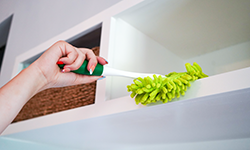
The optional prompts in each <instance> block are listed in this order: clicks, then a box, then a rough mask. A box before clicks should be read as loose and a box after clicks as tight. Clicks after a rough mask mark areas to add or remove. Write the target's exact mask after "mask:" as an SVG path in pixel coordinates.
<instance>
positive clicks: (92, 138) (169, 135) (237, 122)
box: [3, 88, 250, 148]
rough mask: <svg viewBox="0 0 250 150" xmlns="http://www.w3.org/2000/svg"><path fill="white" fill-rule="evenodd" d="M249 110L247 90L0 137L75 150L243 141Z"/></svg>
mask: <svg viewBox="0 0 250 150" xmlns="http://www.w3.org/2000/svg"><path fill="white" fill-rule="evenodd" d="M249 108H250V89H249V88H247V89H243V90H238V91H233V92H227V93H221V94H217V95H212V96H206V97H202V98H194V99H189V100H183V101H177V102H172V103H167V104H162V105H156V106H151V107H146V108H141V109H137V110H133V111H128V112H122V113H117V114H112V115H107V116H102V117H96V118H90V119H85V120H80V121H75V122H70V123H65V124H60V125H55V126H50V127H45V128H40V129H35V130H30V131H25V132H21V133H15V134H11V135H6V136H3V137H7V138H15V139H22V140H28V141H32V142H38V143H44V144H55V145H61V146H66V147H75V148H84V147H88V146H90V147H95V143H98V146H102V145H107V144H108V145H112V144H114V145H117V144H118V145H127V144H163V143H186V142H202V141H210V140H227V139H240V138H249V137H250V130H249V126H250V119H249V116H250V110H249ZM96 146H97V145H96ZM98 146H97V147H98Z"/></svg>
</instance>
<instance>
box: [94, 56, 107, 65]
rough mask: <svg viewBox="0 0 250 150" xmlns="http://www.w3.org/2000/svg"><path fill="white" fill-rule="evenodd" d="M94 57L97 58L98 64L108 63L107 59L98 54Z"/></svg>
mask: <svg viewBox="0 0 250 150" xmlns="http://www.w3.org/2000/svg"><path fill="white" fill-rule="evenodd" d="M96 58H97V61H98V63H99V64H101V65H106V64H108V61H107V60H106V59H104V58H102V57H99V56H97V57H96Z"/></svg>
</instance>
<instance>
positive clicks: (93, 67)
mask: <svg viewBox="0 0 250 150" xmlns="http://www.w3.org/2000/svg"><path fill="white" fill-rule="evenodd" d="M94 69H95V66H92V67H91V68H90V70H89V73H90V74H93V70H94Z"/></svg>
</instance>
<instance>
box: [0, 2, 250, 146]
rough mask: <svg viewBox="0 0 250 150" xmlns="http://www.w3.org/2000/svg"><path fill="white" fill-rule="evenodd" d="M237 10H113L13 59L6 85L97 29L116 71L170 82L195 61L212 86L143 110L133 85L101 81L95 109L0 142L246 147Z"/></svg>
mask: <svg viewBox="0 0 250 150" xmlns="http://www.w3.org/2000/svg"><path fill="white" fill-rule="evenodd" d="M245 3H248V2H245V1H242V0H240V1H237V2H232V1H230V2H228V1H227V0H225V1H220V2H218V1H216V0H212V1H206V2H205V1H199V2H197V1H193V0H181V1H175V0H167V1H166V0H157V1H156V0H145V1H143V0H126V1H121V2H120V3H118V4H116V5H114V6H113V7H111V8H109V9H107V10H105V11H104V12H102V13H100V14H98V15H96V16H93V17H92V18H90V19H88V20H86V21H84V22H82V23H81V24H79V25H77V26H75V27H73V28H72V29H69V30H68V31H65V32H64V33H62V34H60V35H58V36H56V37H54V38H53V39H50V40H48V41H47V42H45V43H43V44H41V45H38V46H37V47H35V48H33V49H31V50H30V51H28V52H27V53H25V54H23V55H21V56H19V57H18V58H17V59H16V65H15V69H14V71H13V75H14V74H16V73H17V68H18V67H17V66H18V64H19V63H20V62H23V61H24V60H27V58H31V57H32V56H35V55H37V54H39V53H41V52H42V51H44V50H45V49H46V48H47V47H49V46H50V45H51V44H52V43H54V42H55V41H57V40H59V39H62V40H68V39H70V38H72V37H76V36H77V35H79V33H83V32H85V31H87V30H89V29H91V28H92V27H94V26H96V25H99V24H102V33H101V46H100V47H101V49H100V55H101V56H103V57H104V58H107V59H108V60H109V65H110V66H112V67H114V68H117V69H122V70H128V71H136V72H153V73H154V72H155V73H161V74H168V73H169V72H172V71H176V72H182V71H185V68H184V64H185V63H186V62H190V63H192V62H194V61H196V62H198V64H200V65H201V67H202V68H203V70H204V72H205V73H207V74H208V75H210V77H209V78H205V79H202V80H197V81H195V82H194V83H192V85H191V88H190V89H188V91H187V92H186V95H185V96H184V97H181V98H180V99H179V100H180V101H176V102H172V103H167V104H163V105H156V106H148V107H147V106H142V105H136V104H135V102H134V100H133V99H131V98H130V97H129V96H128V95H129V93H128V92H127V89H126V86H127V85H128V84H131V79H126V78H119V77H107V79H104V80H101V81H98V83H97V89H96V100H95V104H93V105H89V106H84V107H80V108H76V109H72V110H67V111H63V112H59V113H55V114H51V115H47V116H42V117H38V118H34V119H30V120H26V121H21V122H18V123H14V124H11V125H10V126H9V127H8V128H7V129H6V130H5V131H4V133H3V135H4V136H3V137H2V138H3V139H5V138H6V139H5V140H6V141H7V142H8V141H9V142H10V143H12V142H11V141H12V140H13V139H15V140H16V139H22V140H24V141H16V143H21V144H24V143H25V141H31V142H35V144H34V147H35V148H36V147H37V145H39V144H45V147H46V145H52V146H56V147H58V149H60V148H61V147H62V146H63V147H64V149H74V148H93V149H94V148H100V147H102V146H103V147H107V149H112V148H114V149H117V148H120V147H122V148H123V147H125V148H126V146H127V148H131V147H133V146H134V147H138V148H140V147H142V148H144V149H145V145H144V144H146V143H147V144H148V145H147V146H149V148H150V146H151V148H152V147H155V146H156V147H157V146H158V147H159V148H161V146H162V148H163V147H168V148H175V149H178V148H179V149H183V147H190V148H195V147H199V148H200V147H201V146H202V145H214V146H218V147H220V146H222V149H223V148H224V149H227V148H229V147H230V146H231V147H234V146H233V145H237V146H241V147H240V148H243V147H244V146H246V145H249V144H247V143H250V142H249V141H250V137H249V130H248V129H247V127H248V126H249V122H250V121H249V119H248V118H247V116H248V115H250V114H249V111H248V109H247V108H249V105H250V103H249V102H248V99H249V94H248V93H249V88H250V80H249V76H250V67H249V66H250V31H249V28H248V27H249V26H250V25H249V24H250V18H249V17H247V18H246V15H248V14H250V12H249V11H250V10H249V9H245V8H246V7H247V6H248V5H246V4H245ZM223 4H225V5H223ZM243 4H244V5H243ZM206 6H207V7H206ZM210 8H213V9H210ZM211 10H213V11H212V12H211ZM231 10H233V12H232V11H231ZM201 12H202V13H201ZM234 12H235V13H234ZM229 14H230V15H229ZM239 16H241V17H239ZM219 18H224V20H221V21H220V20H218V19H219ZM150 20H151V21H150ZM190 21H191V22H190ZM223 25H224V26H223ZM224 28H225V29H224ZM247 96H248V99H247ZM145 107H146V108H145ZM218 114H219V115H218ZM9 138H10V139H9ZM244 138H245V139H244ZM36 142H38V144H36ZM93 142H94V143H93ZM96 143H98V144H96ZM93 144H94V145H93ZM0 145H1V144H0ZM40 146H41V145H40ZM42 147H43V146H42ZM67 147H68V148H67ZM46 148H47V147H46ZM215 148H216V147H215ZM51 149H52V148H51Z"/></svg>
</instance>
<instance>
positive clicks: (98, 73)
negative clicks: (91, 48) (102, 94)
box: [57, 60, 103, 76]
mask: <svg viewBox="0 0 250 150" xmlns="http://www.w3.org/2000/svg"><path fill="white" fill-rule="evenodd" d="M57 64H58V66H59V67H60V68H61V69H62V68H63V67H64V64H62V63H57ZM87 65H88V61H87V60H84V62H83V64H82V65H81V67H80V68H79V69H77V70H72V71H71V72H74V73H77V74H83V75H89V76H101V75H102V73H103V65H101V64H99V63H98V64H97V65H96V67H95V70H94V72H93V73H92V74H90V72H89V71H88V70H87Z"/></svg>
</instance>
